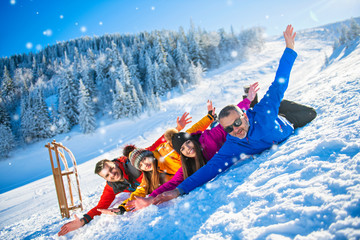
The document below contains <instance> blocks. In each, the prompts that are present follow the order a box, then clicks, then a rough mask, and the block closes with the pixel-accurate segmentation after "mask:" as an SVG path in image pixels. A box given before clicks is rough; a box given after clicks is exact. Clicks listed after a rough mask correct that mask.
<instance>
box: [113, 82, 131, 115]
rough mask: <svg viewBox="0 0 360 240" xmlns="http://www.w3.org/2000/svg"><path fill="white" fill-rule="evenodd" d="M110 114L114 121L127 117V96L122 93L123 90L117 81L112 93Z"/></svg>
mask: <svg viewBox="0 0 360 240" xmlns="http://www.w3.org/2000/svg"><path fill="white" fill-rule="evenodd" d="M113 94H114V96H113V99H114V100H113V103H112V106H113V108H112V112H113V117H114V118H115V119H119V118H122V117H124V116H127V115H128V112H129V109H128V108H127V103H126V101H128V99H127V95H126V94H125V92H124V88H123V86H122V84H121V83H120V81H119V80H116V90H115V93H113Z"/></svg>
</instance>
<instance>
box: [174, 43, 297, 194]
mask: <svg viewBox="0 0 360 240" xmlns="http://www.w3.org/2000/svg"><path fill="white" fill-rule="evenodd" d="M296 57H297V53H296V52H295V51H294V50H292V49H290V48H286V49H285V51H284V53H283V55H282V57H281V59H280V63H279V67H278V70H277V72H276V76H275V80H274V82H273V83H272V84H271V86H270V87H269V89H268V91H267V92H266V94H265V95H264V97H263V98H262V99H261V101H260V102H259V103H258V104H256V105H255V106H254V108H253V109H249V110H247V111H246V115H247V116H248V118H249V124H250V127H249V131H248V133H247V136H246V138H244V139H239V138H237V137H233V136H231V135H230V134H228V135H227V137H226V142H225V143H224V145H223V146H222V147H221V149H220V150H219V152H218V153H217V154H215V156H214V157H213V158H212V159H211V160H210V161H209V162H208V163H207V164H206V165H205V166H203V167H202V168H200V169H199V170H198V171H196V172H195V173H194V174H192V175H191V176H190V177H188V178H187V179H185V180H184V181H183V182H182V183H181V184H180V185H179V186H178V187H177V188H178V190H179V191H180V194H181V195H182V194H186V193H189V192H190V191H192V190H193V189H195V188H196V187H198V186H201V185H203V184H204V183H206V182H208V181H210V180H211V179H213V178H214V177H216V176H217V175H218V174H219V173H221V172H223V171H225V170H226V169H228V168H229V167H230V166H231V165H233V164H234V163H235V162H236V161H238V160H241V159H244V157H246V155H252V154H258V153H261V152H262V151H264V150H266V149H269V148H271V146H272V145H273V144H277V143H280V142H282V141H284V140H285V139H286V138H288V137H289V136H290V135H291V133H292V132H293V131H294V128H293V126H292V124H291V123H289V122H288V121H287V120H286V119H285V118H283V117H281V116H278V113H279V107H280V102H281V101H282V99H283V97H284V93H285V90H286V89H287V87H288V83H289V77H290V71H291V68H292V66H293V64H294V61H295V59H296Z"/></svg>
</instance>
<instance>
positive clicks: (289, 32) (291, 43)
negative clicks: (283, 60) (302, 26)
mask: <svg viewBox="0 0 360 240" xmlns="http://www.w3.org/2000/svg"><path fill="white" fill-rule="evenodd" d="M293 31H294V28H293V26H291V25H287V27H286V30H285V32H284V38H285V43H286V47H287V48H291V49H293V50H294V47H295V36H296V32H294V34H293Z"/></svg>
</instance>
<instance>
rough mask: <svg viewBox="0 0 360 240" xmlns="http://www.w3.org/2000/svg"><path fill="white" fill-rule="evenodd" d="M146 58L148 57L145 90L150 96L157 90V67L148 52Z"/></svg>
mask: <svg viewBox="0 0 360 240" xmlns="http://www.w3.org/2000/svg"><path fill="white" fill-rule="evenodd" d="M145 58H146V75H145V83H144V90H145V93H146V95H148V96H149V95H151V94H152V93H154V91H155V69H154V66H153V64H152V62H151V59H150V57H149V55H148V54H147V53H146V54H145Z"/></svg>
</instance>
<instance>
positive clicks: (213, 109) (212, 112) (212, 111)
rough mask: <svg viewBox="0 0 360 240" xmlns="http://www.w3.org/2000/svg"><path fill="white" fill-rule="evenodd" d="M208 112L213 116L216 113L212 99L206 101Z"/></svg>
mask: <svg viewBox="0 0 360 240" xmlns="http://www.w3.org/2000/svg"><path fill="white" fill-rule="evenodd" d="M206 106H207V110H208V113H210V114H211V115H212V116H214V114H215V107H213V105H212V101H210V100H208V101H207V103H206Z"/></svg>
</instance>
